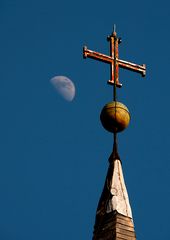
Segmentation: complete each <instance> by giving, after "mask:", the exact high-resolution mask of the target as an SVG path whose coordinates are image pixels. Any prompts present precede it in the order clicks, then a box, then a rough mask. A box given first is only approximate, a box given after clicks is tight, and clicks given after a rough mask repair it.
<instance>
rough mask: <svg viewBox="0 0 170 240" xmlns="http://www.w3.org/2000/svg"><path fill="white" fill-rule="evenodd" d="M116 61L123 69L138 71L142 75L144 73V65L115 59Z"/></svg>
mask: <svg viewBox="0 0 170 240" xmlns="http://www.w3.org/2000/svg"><path fill="white" fill-rule="evenodd" d="M116 60H117V62H118V63H119V66H120V67H121V68H124V69H128V70H131V71H134V72H138V73H141V74H142V77H144V76H145V75H146V65H145V64H143V65H138V64H135V63H131V62H127V61H124V60H120V59H116Z"/></svg>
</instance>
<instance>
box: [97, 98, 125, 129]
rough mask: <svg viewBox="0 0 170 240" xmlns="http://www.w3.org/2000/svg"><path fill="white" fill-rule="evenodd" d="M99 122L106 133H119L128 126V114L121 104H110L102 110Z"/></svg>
mask: <svg viewBox="0 0 170 240" xmlns="http://www.w3.org/2000/svg"><path fill="white" fill-rule="evenodd" d="M100 120H101V122H102V125H103V127H104V128H105V129H106V130H107V131H109V132H113V133H116V132H121V131H123V130H124V129H125V128H127V126H128V125H129V122H130V113H129V110H128V108H127V107H126V106H125V105H124V104H123V103H120V102H110V103H108V104H106V105H105V106H104V108H103V109H102V112H101V114H100Z"/></svg>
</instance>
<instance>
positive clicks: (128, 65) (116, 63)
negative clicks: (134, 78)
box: [83, 31, 146, 87]
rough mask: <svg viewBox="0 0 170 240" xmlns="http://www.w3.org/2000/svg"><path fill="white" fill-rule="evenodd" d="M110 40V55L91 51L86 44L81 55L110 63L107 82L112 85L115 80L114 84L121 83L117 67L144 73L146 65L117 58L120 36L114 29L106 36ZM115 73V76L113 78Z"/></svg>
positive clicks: (119, 84)
mask: <svg viewBox="0 0 170 240" xmlns="http://www.w3.org/2000/svg"><path fill="white" fill-rule="evenodd" d="M107 39H108V41H110V56H108V55H105V54H102V53H99V52H95V51H92V50H90V49H88V48H87V47H86V46H84V47H83V57H84V58H87V57H89V58H92V59H95V60H98V61H101V62H105V63H108V64H110V80H108V83H109V84H111V85H113V84H114V82H115V81H116V86H117V87H121V86H122V84H121V83H120V82H119V67H121V68H124V69H127V70H131V71H134V72H137V73H140V74H141V75H142V76H143V77H144V76H145V75H146V65H145V64H143V65H138V64H135V63H132V62H128V61H124V60H121V59H119V52H118V44H119V43H120V42H121V41H120V38H118V37H117V35H116V32H115V31H114V32H113V33H112V34H111V35H110V36H109V37H108V38H107ZM114 75H115V78H114Z"/></svg>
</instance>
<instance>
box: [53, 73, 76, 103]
mask: <svg viewBox="0 0 170 240" xmlns="http://www.w3.org/2000/svg"><path fill="white" fill-rule="evenodd" d="M50 82H51V84H52V85H53V86H54V88H55V89H56V90H57V92H58V93H59V94H60V95H61V96H62V97H63V98H64V99H65V100H67V101H69V102H71V101H72V100H73V99H74V97H75V92H76V89H75V86H74V83H73V82H72V81H71V80H70V79H69V78H68V77H66V76H55V77H53V78H51V79H50Z"/></svg>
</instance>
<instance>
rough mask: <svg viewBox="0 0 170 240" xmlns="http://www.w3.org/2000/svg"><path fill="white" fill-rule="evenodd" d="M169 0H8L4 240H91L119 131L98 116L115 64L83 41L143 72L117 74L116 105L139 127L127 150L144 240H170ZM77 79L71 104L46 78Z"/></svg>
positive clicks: (2, 30)
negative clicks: (88, 52) (91, 54)
mask: <svg viewBox="0 0 170 240" xmlns="http://www.w3.org/2000/svg"><path fill="white" fill-rule="evenodd" d="M169 8H170V3H169V1H168V0H167V1H166V0H162V1H160V0H158V1H148V0H143V1H134V0H132V1H113V0H112V1H111V0H108V1H97V0H94V1H90V0H86V1H78V0H77V1H75V0H72V1H64V0H62V1H59V0H48V1H45V0H29V1H24V0H1V1H0V123H1V124H0V239H1V240H37V239H41V240H47V239H50V240H54V239H55V240H56V239H57V240H66V239H70V240H88V239H91V237H92V232H93V225H94V220H95V212H96V207H97V203H98V200H99V198H100V194H101V191H102V188H103V184H104V181H105V176H106V172H107V167H108V157H109V155H110V153H111V151H112V143H113V141H112V135H111V134H110V133H108V132H106V131H105V130H104V129H103V128H102V126H101V123H100V119H99V115H100V112H101V109H102V108H103V106H104V105H105V104H106V103H107V102H109V101H111V100H112V88H111V86H109V85H107V80H108V79H109V66H108V65H107V64H104V63H101V62H97V61H94V60H92V59H86V60H84V59H83V57H82V47H83V45H84V44H86V45H87V46H88V47H89V48H90V49H92V50H96V51H100V52H102V53H106V54H107V53H109V46H108V42H107V41H106V37H107V35H109V34H110V33H111V32H112V29H113V24H114V23H115V24H116V26H117V33H118V35H119V36H120V37H122V43H121V44H120V45H119V54H120V58H121V59H123V60H127V61H131V62H135V63H138V64H143V63H145V64H146V65H147V75H146V77H145V78H142V77H141V76H140V75H139V74H137V73H133V72H129V71H127V70H121V71H120V82H121V83H122V84H123V87H122V89H120V90H118V100H119V101H121V102H123V103H124V104H126V106H127V107H128V108H129V110H130V113H131V123H130V126H129V127H128V129H127V130H126V131H124V132H123V133H122V134H119V136H118V137H119V154H120V157H121V160H122V164H123V170H124V177H125V181H126V185H127V189H128V193H129V198H130V202H131V206H132V210H133V217H134V222H135V229H136V233H137V238H138V240H143V239H145V240H160V239H161V240H162V239H166V240H168V239H170V231H169V214H170V209H169V203H170V187H169V176H170V161H169V159H170V152H169V148H170V144H169V136H170V127H169V122H170V111H169V109H170V108H169V102H170V93H169V89H170V79H169V69H170V45H169V42H170V32H169V27H170V14H169ZM56 75H65V76H67V77H69V78H70V79H71V80H72V81H73V82H74V84H75V86H76V96H75V99H74V100H73V101H72V102H67V101H66V100H64V99H63V98H62V97H61V96H60V95H58V94H57V92H56V91H55V89H54V87H53V86H52V84H51V83H50V79H51V78H52V77H54V76H56Z"/></svg>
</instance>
